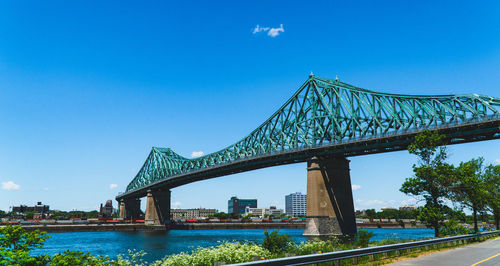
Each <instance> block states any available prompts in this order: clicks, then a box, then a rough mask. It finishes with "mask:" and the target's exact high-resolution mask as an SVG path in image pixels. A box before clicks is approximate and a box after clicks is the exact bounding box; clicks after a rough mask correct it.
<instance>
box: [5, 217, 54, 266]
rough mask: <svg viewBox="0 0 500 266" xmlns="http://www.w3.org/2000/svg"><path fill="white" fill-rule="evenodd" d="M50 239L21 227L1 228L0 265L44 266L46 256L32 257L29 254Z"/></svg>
mask: <svg viewBox="0 0 500 266" xmlns="http://www.w3.org/2000/svg"><path fill="white" fill-rule="evenodd" d="M49 237H50V236H48V235H47V234H46V233H44V232H40V231H38V230H35V231H33V232H26V231H24V229H23V228H22V227H21V226H20V225H16V226H5V227H0V265H44V261H45V259H46V258H45V256H36V257H32V256H30V255H29V252H30V250H32V249H34V248H37V247H41V246H43V243H44V242H45V239H47V238H49Z"/></svg>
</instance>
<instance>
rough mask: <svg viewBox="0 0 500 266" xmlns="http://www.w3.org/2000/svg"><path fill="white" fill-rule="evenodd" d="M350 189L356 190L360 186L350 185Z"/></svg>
mask: <svg viewBox="0 0 500 266" xmlns="http://www.w3.org/2000/svg"><path fill="white" fill-rule="evenodd" d="M351 187H352V190H358V189H361V186H360V185H352V186H351Z"/></svg>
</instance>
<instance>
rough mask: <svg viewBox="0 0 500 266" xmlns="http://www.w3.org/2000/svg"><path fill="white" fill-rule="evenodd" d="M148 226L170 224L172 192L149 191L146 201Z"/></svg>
mask: <svg viewBox="0 0 500 266" xmlns="http://www.w3.org/2000/svg"><path fill="white" fill-rule="evenodd" d="M144 222H145V223H146V224H156V225H168V224H170V190H168V189H167V190H158V191H148V194H147V201H146V217H145V221H144Z"/></svg>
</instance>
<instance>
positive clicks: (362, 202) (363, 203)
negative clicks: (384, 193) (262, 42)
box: [356, 199, 385, 206]
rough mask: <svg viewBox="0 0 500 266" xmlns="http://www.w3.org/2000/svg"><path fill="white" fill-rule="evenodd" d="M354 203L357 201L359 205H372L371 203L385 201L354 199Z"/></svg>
mask: <svg viewBox="0 0 500 266" xmlns="http://www.w3.org/2000/svg"><path fill="white" fill-rule="evenodd" d="M356 203H359V204H361V205H365V206H372V205H381V204H384V203H385V202H384V201H382V200H360V199H358V200H356Z"/></svg>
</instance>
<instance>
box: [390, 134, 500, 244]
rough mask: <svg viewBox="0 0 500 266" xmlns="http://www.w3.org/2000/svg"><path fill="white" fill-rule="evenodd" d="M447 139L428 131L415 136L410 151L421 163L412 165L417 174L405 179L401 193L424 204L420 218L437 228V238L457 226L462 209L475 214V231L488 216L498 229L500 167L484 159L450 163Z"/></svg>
mask: <svg viewBox="0 0 500 266" xmlns="http://www.w3.org/2000/svg"><path fill="white" fill-rule="evenodd" d="M444 140H445V136H444V135H440V134H438V133H436V132H430V131H427V130H426V131H424V132H422V133H421V134H419V135H417V136H416V137H415V141H414V142H413V143H412V144H411V145H410V146H409V147H408V151H409V152H410V153H411V154H414V155H416V156H417V157H418V163H417V164H415V165H413V172H414V175H413V176H412V177H410V178H407V179H406V180H405V182H404V183H403V184H402V186H401V189H400V191H401V192H403V193H405V194H407V195H412V196H415V197H417V198H418V199H420V200H421V201H423V202H424V203H425V205H424V206H422V207H419V208H418V209H417V219H418V220H420V221H421V222H423V223H424V224H426V225H427V226H428V227H430V228H434V231H435V235H436V236H439V234H440V229H441V228H442V227H446V226H450V225H453V224H456V223H454V222H453V221H456V220H457V219H460V217H463V212H462V211H463V210H469V211H471V212H472V221H473V224H474V232H476V233H477V232H478V216H480V215H482V216H485V215H486V214H487V213H490V214H492V215H493V217H494V220H495V226H496V228H497V229H498V228H499V220H500V165H493V164H488V165H486V164H485V162H484V159H483V158H474V159H471V160H469V161H467V162H461V163H460V164H459V165H458V166H455V165H452V164H449V163H447V162H446V159H447V158H448V154H447V150H446V147H444V146H443V144H444ZM449 203H451V205H452V206H453V208H451V207H450V206H449V205H450V204H449ZM446 220H447V221H448V223H445V221H446ZM450 221H451V222H450Z"/></svg>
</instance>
